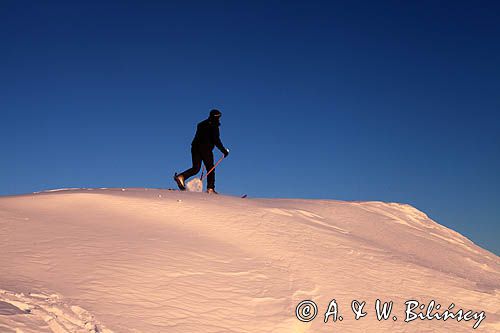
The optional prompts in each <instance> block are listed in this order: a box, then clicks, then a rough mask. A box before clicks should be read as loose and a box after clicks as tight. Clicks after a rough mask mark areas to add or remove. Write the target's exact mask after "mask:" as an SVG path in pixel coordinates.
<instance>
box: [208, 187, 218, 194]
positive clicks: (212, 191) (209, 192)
mask: <svg viewBox="0 0 500 333" xmlns="http://www.w3.org/2000/svg"><path fill="white" fill-rule="evenodd" d="M207 193H208V194H219V193H217V192H215V190H214V189H213V188H207Z"/></svg>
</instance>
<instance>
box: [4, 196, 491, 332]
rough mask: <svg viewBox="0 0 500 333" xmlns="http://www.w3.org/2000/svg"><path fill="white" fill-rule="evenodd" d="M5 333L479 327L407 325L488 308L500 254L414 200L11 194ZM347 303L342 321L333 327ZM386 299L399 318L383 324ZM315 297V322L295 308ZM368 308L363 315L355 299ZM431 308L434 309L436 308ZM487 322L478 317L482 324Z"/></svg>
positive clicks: (464, 326)
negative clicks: (439, 314) (435, 312)
mask: <svg viewBox="0 0 500 333" xmlns="http://www.w3.org/2000/svg"><path fill="white" fill-rule="evenodd" d="M0 267H1V269H0V332H57V333H59V332H106V333H112V332H174V333H175V332H459V333H460V332H471V331H473V328H472V327H473V325H474V323H475V322H476V320H474V319H472V320H470V321H465V320H462V321H460V322H459V321H457V320H452V319H449V320H447V321H444V320H436V319H433V320H430V319H427V320H414V321H411V322H408V323H405V322H404V319H405V302H406V301H408V300H417V301H419V302H420V303H422V304H429V302H431V301H432V300H435V301H436V302H437V303H439V304H441V306H442V307H443V311H444V310H446V309H448V308H449V307H450V304H451V303H453V304H454V306H455V310H456V309H458V308H461V309H464V311H467V310H473V311H474V312H477V313H480V312H481V311H484V315H485V316H486V317H485V319H484V320H483V321H482V322H480V325H479V327H478V328H477V331H479V332H488V333H489V332H500V301H499V300H500V297H499V289H500V258H499V257H498V256H496V255H495V254H493V253H491V252H488V251H486V250H484V249H482V248H480V247H478V246H477V245H475V244H474V243H472V242H471V241H470V240H468V239H467V238H465V237H463V236H462V235H460V234H459V233H457V232H455V231H453V230H450V229H448V228H446V227H444V226H442V225H440V224H438V223H436V222H434V221H433V220H431V219H430V218H429V217H428V216H427V215H425V214H424V213H423V212H421V211H419V210H417V209H415V208H414V207H411V206H409V205H404V204H397V203H384V202H345V201H333V200H300V199H248V198H247V199H241V198H239V197H231V196H224V195H219V196H217V195H207V194H205V193H193V192H179V191H167V190H154V189H94V190H92V191H89V190H88V189H73V190H72V189H66V190H59V191H52V192H42V193H36V194H29V195H21V196H7V197H0ZM333 299H335V301H336V304H338V306H339V312H340V314H341V315H342V317H343V320H342V321H340V320H338V321H336V322H332V321H329V322H328V323H326V324H325V323H324V322H323V319H324V313H325V312H326V309H327V306H328V305H329V304H330V302H331V301H332V300H333ZM377 299H380V300H382V301H383V302H385V301H390V300H392V301H393V302H394V310H393V315H396V316H397V321H393V320H392V319H389V320H382V321H378V320H377V318H376V315H375V311H374V310H375V305H374V304H375V301H376V300H377ZM303 300H313V301H314V302H315V304H317V307H318V309H319V313H318V315H317V317H316V318H315V319H314V320H313V321H311V322H301V321H299V320H298V319H297V318H296V317H295V313H296V306H297V305H298V304H299V303H300V302H301V301H303ZM353 300H358V301H359V302H360V303H361V302H362V301H366V303H367V305H366V307H365V311H366V312H367V315H366V316H365V317H364V318H361V319H359V320H355V319H354V314H353V312H352V311H351V302H352V301H353ZM423 311H424V310H423ZM477 317H478V316H477Z"/></svg>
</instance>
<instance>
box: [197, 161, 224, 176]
mask: <svg viewBox="0 0 500 333" xmlns="http://www.w3.org/2000/svg"><path fill="white" fill-rule="evenodd" d="M223 159H224V155H222V157H221V158H219V160H218V161H217V163H215V165H214V166H213V167H212V169H210V170H209V171H208V172H207V173H206V175H205V176H203V178H206V177H207V176H208V174H209V173H210V172H212V171H214V169H215V167H216V166H218V165H219V163H220V162H222V160H223ZM203 178H201V180H203Z"/></svg>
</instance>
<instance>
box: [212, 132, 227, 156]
mask: <svg viewBox="0 0 500 333" xmlns="http://www.w3.org/2000/svg"><path fill="white" fill-rule="evenodd" d="M213 136H214V137H213V140H214V141H213V142H214V144H215V146H216V147H217V148H218V149H219V150H220V151H221V152H222V153H223V154H224V157H227V155H228V154H229V150H227V149H226V148H225V147H224V145H223V144H222V141H221V140H220V131H219V127H217V126H215V127H214V130H213Z"/></svg>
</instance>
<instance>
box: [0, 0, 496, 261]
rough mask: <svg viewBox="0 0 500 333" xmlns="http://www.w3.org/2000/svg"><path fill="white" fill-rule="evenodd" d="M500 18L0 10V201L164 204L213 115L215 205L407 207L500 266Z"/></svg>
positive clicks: (462, 9) (474, 5)
mask: <svg viewBox="0 0 500 333" xmlns="http://www.w3.org/2000/svg"><path fill="white" fill-rule="evenodd" d="M499 12H500V3H499V2H498V1H468V2H461V1H414V2H410V1H342V2H340V1H324V2H314V1H303V2H295V1H282V2H278V1H263V2H258V1H246V2H243V1H225V2H219V1H205V2H201V1H200V2H193V1H177V2H174V1H116V2H114V1H81V2H75V1H57V2H56V1H50V2H44V1H22V0H21V1H2V2H1V3H0V37H1V38H0V41H1V52H0V112H1V121H0V152H1V158H0V194H2V195H7V194H18V193H27V192H32V191H39V190H43V189H51V188H60V187H156V188H158V187H162V188H168V187H174V186H175V185H174V183H173V181H172V174H173V173H174V171H182V170H184V169H185V168H187V167H188V166H189V163H190V155H189V147H190V142H191V139H192V136H193V134H194V131H195V126H196V123H197V122H199V121H201V120H203V119H204V118H206V116H207V114H208V111H209V110H210V108H212V107H217V108H220V109H221V111H222V112H223V117H222V126H221V133H222V140H223V142H224V143H225V144H226V146H227V147H229V148H230V149H231V154H230V157H229V158H228V159H227V160H226V161H224V162H223V163H222V164H221V167H220V169H219V170H218V173H217V189H218V190H219V191H220V192H222V193H229V194H242V193H247V194H248V195H249V196H263V197H298V198H328V199H343V200H382V201H395V202H404V203H410V204H412V205H414V206H416V207H417V208H419V209H421V210H423V211H424V212H426V213H427V214H429V215H430V216H431V217H432V218H434V219H435V220H437V221H438V222H439V223H441V224H444V225H446V226H448V227H451V228H453V229H455V230H457V231H459V232H461V233H463V234H464V235H466V236H467V237H469V238H471V239H472V240H473V241H474V242H476V243H478V244H480V245H482V246H484V247H486V248H488V249H490V250H492V251H494V252H496V253H500V241H499V239H500V172H499V171H500V139H499V136H500V21H499V19H498V17H499ZM215 153H216V157H217V156H219V152H217V151H216V152H215Z"/></svg>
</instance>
